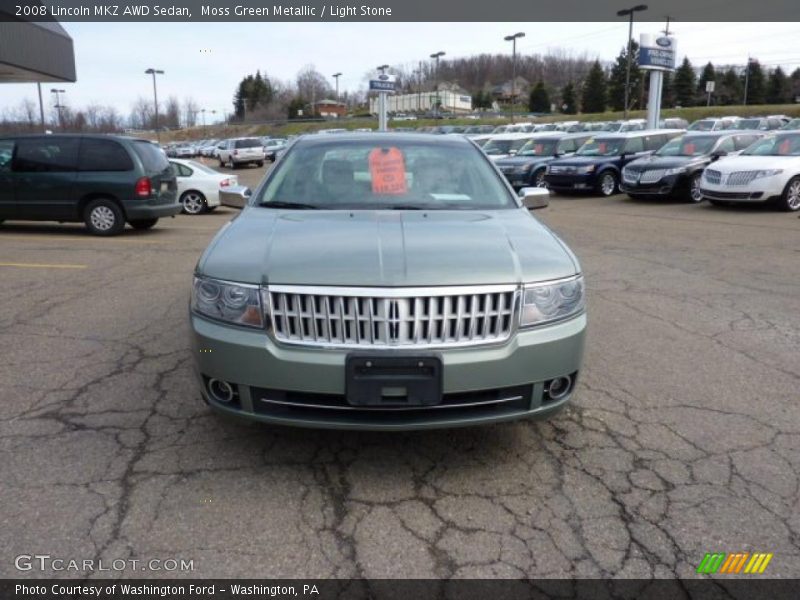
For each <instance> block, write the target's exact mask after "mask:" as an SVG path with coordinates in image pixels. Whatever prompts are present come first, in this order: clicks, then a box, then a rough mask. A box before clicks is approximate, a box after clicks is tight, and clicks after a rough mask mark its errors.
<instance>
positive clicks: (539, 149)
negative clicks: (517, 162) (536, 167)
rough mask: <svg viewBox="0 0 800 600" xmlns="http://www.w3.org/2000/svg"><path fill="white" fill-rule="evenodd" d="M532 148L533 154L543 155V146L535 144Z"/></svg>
mask: <svg viewBox="0 0 800 600" xmlns="http://www.w3.org/2000/svg"><path fill="white" fill-rule="evenodd" d="M533 148H534V150H533V153H534V154H544V144H536V145H535V146H534V147H533Z"/></svg>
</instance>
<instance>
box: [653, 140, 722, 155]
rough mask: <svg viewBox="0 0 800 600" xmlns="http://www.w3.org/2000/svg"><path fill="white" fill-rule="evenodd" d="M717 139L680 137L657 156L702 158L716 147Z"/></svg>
mask: <svg viewBox="0 0 800 600" xmlns="http://www.w3.org/2000/svg"><path fill="white" fill-rule="evenodd" d="M718 139H719V138H717V137H701V136H691V137H679V138H675V139H673V140H670V141H669V142H667V143H666V144H665V145H664V146H662V147H661V149H660V150H658V152H656V156H700V155H701V154H708V153H709V152H711V149H712V148H713V147H714V143H715V142H716V141H717V140H718Z"/></svg>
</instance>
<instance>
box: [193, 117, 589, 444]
mask: <svg viewBox="0 0 800 600" xmlns="http://www.w3.org/2000/svg"><path fill="white" fill-rule="evenodd" d="M548 193H549V192H547V190H544V189H541V188H530V189H523V190H522V192H521V193H520V196H518V195H517V194H515V193H514V191H513V189H512V188H511V187H509V185H508V183H507V182H506V181H505V179H504V177H503V175H502V174H501V173H500V172H499V171H498V170H497V169H496V168H495V167H494V165H493V164H492V163H491V162H490V160H489V159H488V158H487V157H486V156H485V155H484V154H483V153H482V152H481V151H480V150H479V149H478V148H477V147H476V146H475V145H474V144H473V143H472V142H470V141H469V140H467V139H466V138H463V137H462V136H434V137H431V136H426V135H418V134H400V133H393V134H380V133H373V134H369V135H367V134H342V135H338V136H304V137H302V138H300V139H298V140H297V141H295V142H294V143H293V144H292V145H291V146H290V148H289V149H288V151H287V152H286V154H285V155H284V156H283V157H282V158H281V159H280V160H279V161H278V162H277V163H276V166H275V167H274V168H273V169H272V170H271V171H270V173H269V174H268V176H267V177H266V179H265V180H264V181H263V182H262V183H261V185H260V186H259V187H258V188H257V189H256V190H255V192H253V193H252V194H249V190H243V191H242V194H243V195H244V196H248V197H247V201H246V203H245V206H244V208H243V210H242V212H241V214H240V215H239V216H238V217H237V218H235V219H233V220H232V221H231V222H230V223H228V224H227V225H226V226H225V227H223V228H222V229H221V230H220V231H219V232H218V233H217V235H216V237H215V238H214V239H213V241H212V242H211V243H210V244H209V246H208V248H207V249H206V251H205V252H204V253H203V255H202V257H201V258H200V260H199V262H198V264H197V268H196V272H195V275H194V282H193V287H192V296H191V312H190V319H191V329H192V347H193V351H194V356H195V366H196V374H197V382H198V384H199V387H200V393H201V394H202V397H203V399H204V401H205V402H206V403H208V405H210V406H211V407H212V408H213V409H215V410H218V411H220V412H223V413H227V414H229V415H236V416H239V417H243V418H246V419H251V420H257V421H263V422H267V423H274V424H284V425H298V426H303V427H324V428H338V429H374V430H409V429H425V428H435V427H454V426H466V425H474V424H482V423H491V422H498V421H507V420H511V419H518V418H544V417H547V416H550V415H552V414H554V413H556V412H557V411H559V410H560V409H562V408H563V407H564V406H565V404H566V403H567V402H568V401H569V399H570V398H571V396H572V393H573V391H574V390H575V387H576V384H577V379H578V374H579V372H580V368H581V361H582V358H583V348H584V338H585V331H586V310H585V305H586V300H585V288H584V280H583V276H582V274H581V269H580V265H579V264H578V260H577V259H576V257H575V255H574V254H573V253H572V252H571V251H570V250H569V249H568V248H567V246H566V245H565V244H564V242H563V241H561V240H560V239H559V238H558V237H557V236H556V235H555V234H554V233H553V232H552V231H550V230H549V229H548V228H547V227H545V226H544V225H542V224H541V223H540V222H539V221H538V220H536V219H535V218H534V217H533V216H532V215H531V214H530V212H529V210H528V207H531V208H533V207H537V206H542V205H546V201H542V195H545V196H546V195H547V194H548Z"/></svg>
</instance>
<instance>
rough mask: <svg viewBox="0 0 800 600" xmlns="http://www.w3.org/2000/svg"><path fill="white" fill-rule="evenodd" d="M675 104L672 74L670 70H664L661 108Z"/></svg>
mask: <svg viewBox="0 0 800 600" xmlns="http://www.w3.org/2000/svg"><path fill="white" fill-rule="evenodd" d="M674 106H675V86H674V85H673V76H672V73H671V72H670V71H664V83H663V84H662V86H661V108H672V107H674Z"/></svg>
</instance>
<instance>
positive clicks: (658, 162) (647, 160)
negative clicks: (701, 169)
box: [625, 155, 711, 171]
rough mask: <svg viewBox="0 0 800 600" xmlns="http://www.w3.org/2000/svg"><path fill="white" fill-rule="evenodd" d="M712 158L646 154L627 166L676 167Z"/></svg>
mask: <svg viewBox="0 0 800 600" xmlns="http://www.w3.org/2000/svg"><path fill="white" fill-rule="evenodd" d="M710 161H711V158H710V157H709V156H707V155H699V156H645V157H644V158H637V159H636V160H633V161H631V162H629V163H628V165H627V166H626V167H625V168H626V169H631V170H634V171H636V170H642V171H643V170H645V169H674V168H676V167H688V166H689V165H694V164H702V163H708V162H710Z"/></svg>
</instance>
